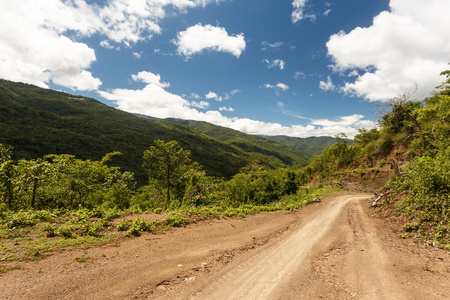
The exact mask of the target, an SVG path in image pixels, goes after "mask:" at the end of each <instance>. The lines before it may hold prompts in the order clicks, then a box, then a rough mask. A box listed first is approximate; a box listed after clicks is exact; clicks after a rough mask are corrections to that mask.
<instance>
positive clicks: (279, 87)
mask: <svg viewBox="0 0 450 300" xmlns="http://www.w3.org/2000/svg"><path fill="white" fill-rule="evenodd" d="M261 87H262V88H266V89H273V90H275V91H276V93H277V94H278V92H279V91H280V90H281V91H283V92H285V91H287V90H288V89H289V86H288V85H286V84H284V83H281V82H279V83H277V84H275V85H273V84H270V83H266V84H264V85H262V86H261Z"/></svg>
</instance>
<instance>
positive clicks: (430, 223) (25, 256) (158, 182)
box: [0, 71, 450, 272]
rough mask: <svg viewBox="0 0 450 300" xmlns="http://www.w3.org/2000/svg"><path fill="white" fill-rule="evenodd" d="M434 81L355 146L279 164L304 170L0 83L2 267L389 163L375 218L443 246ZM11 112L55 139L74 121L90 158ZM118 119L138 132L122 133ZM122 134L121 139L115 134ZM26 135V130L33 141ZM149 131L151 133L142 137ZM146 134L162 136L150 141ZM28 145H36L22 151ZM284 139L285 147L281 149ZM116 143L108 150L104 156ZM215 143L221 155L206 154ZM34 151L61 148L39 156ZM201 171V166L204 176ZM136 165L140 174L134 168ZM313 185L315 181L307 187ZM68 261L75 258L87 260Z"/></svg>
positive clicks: (444, 162)
mask: <svg viewBox="0 0 450 300" xmlns="http://www.w3.org/2000/svg"><path fill="white" fill-rule="evenodd" d="M443 74H444V75H446V76H447V81H446V82H445V83H444V84H443V85H442V86H441V87H440V89H441V90H440V91H439V92H436V93H435V94H434V96H433V97H431V98H427V99H425V100H423V101H409V100H408V97H406V96H405V97H402V98H401V99H394V100H393V101H392V102H390V103H388V104H387V105H386V108H387V109H389V112H388V113H387V114H385V115H384V116H383V117H382V118H381V119H380V121H379V128H378V129H371V130H367V129H361V130H360V132H359V134H358V135H357V136H356V137H355V139H354V140H353V141H352V142H350V141H349V140H348V139H347V138H346V136H345V135H343V134H341V135H338V136H336V138H335V140H334V141H335V142H334V144H332V145H330V146H329V147H327V148H325V149H324V150H322V152H321V154H320V155H317V156H314V157H313V158H312V159H311V161H310V162H309V164H308V165H307V166H305V167H303V168H301V169H299V168H297V169H295V168H287V166H286V165H297V166H300V165H302V163H301V159H300V157H301V155H300V154H299V156H296V154H295V153H296V152H295V151H294V152H289V151H287V150H286V147H287V146H278V145H279V144H276V143H273V144H272V142H267V139H263V138H261V139H262V140H260V138H257V137H256V138H255V139H253V138H252V139H248V141H245V143H244V142H242V143H241V142H240V141H241V140H243V139H244V136H240V135H233V134H232V133H233V132H232V131H228V130H223V129H221V128H216V127H213V126H209V125H207V124H203V123H198V124H196V125H195V126H197V127H198V126H200V125H202V126H204V127H205V128H206V129H205V128H204V129H203V130H205V131H208V130H216V131H217V132H216V136H217V137H220V139H221V140H223V141H224V142H225V143H221V142H219V141H218V140H216V139H214V138H211V137H208V136H206V135H205V134H203V133H200V132H198V131H194V130H193V129H189V128H187V127H185V126H183V125H179V124H173V123H170V122H164V121H156V120H145V119H143V118H139V117H136V116H132V115H129V114H126V113H122V112H118V111H117V110H114V109H112V108H107V107H105V106H104V105H103V104H100V103H98V102H97V101H95V100H93V99H88V98H83V100H81V99H78V98H79V97H77V96H68V95H67V94H64V93H59V92H53V91H47V90H42V89H38V88H35V87H29V86H26V85H23V84H14V83H10V82H6V81H1V84H0V92H1V93H0V95H1V96H2V97H3V98H2V99H5V101H2V102H0V106H1V105H4V107H7V113H6V114H4V115H0V116H3V117H2V118H3V119H0V121H1V122H0V127H2V128H6V134H5V135H4V137H3V136H2V138H4V139H5V140H11V141H19V142H18V143H16V144H14V143H11V144H7V143H0V241H1V244H0V260H1V261H6V262H18V261H22V260H34V259H40V258H41V257H44V256H46V255H50V254H51V253H52V252H54V251H63V250H71V249H75V248H77V247H90V246H91V245H101V244H104V243H109V242H117V241H118V240H119V239H121V238H127V237H134V236H139V235H141V234H142V233H143V232H147V233H161V232H164V231H166V230H167V229H169V228H172V227H178V226H185V225H188V224H191V223H195V222H198V221H201V220H206V219H211V218H241V217H245V216H246V215H249V214H255V213H259V212H262V211H275V210H281V209H294V208H298V207H301V206H303V205H305V204H309V203H311V202H312V201H313V199H314V198H320V197H323V196H324V195H326V194H329V193H331V192H333V191H336V189H333V188H332V187H338V188H340V187H342V186H343V183H342V181H343V180H342V179H343V176H345V179H348V178H350V177H351V176H354V177H358V178H360V179H361V178H362V179H367V178H368V176H377V174H379V173H380V172H381V169H383V168H386V167H387V166H388V165H390V166H391V167H392V168H393V170H394V172H393V174H392V177H391V178H390V180H389V182H388V183H387V185H386V187H385V188H384V192H386V191H387V190H389V193H386V194H388V195H387V196H385V198H384V199H383V201H382V202H381V206H380V207H379V208H377V210H378V211H379V212H380V213H382V214H384V215H386V216H390V217H391V218H395V219H396V220H398V221H400V222H401V224H402V226H403V229H404V233H403V236H404V237H409V236H411V237H417V238H419V239H420V240H423V241H432V242H433V243H434V244H435V245H437V246H440V247H447V248H449V249H450V213H449V210H450V205H449V195H450V183H449V182H450V150H449V149H450V147H449V146H450V140H449V139H448V137H449V136H450V126H449V124H450V78H449V77H450V71H446V72H444V73H443ZM33 97H36V99H38V100H36V99H34V98H33ZM45 97H48V98H49V99H50V100H49V102H47V100H46V98H45ZM6 104H8V105H6ZM39 106H42V107H43V108H39ZM0 108H2V107H0ZM0 111H2V110H1V109H0ZM19 112H20V114H22V115H23V116H24V117H25V118H31V116H32V117H33V119H36V120H38V122H37V124H38V125H37V126H38V129H39V132H40V131H42V130H46V131H49V132H52V131H53V133H54V134H55V135H60V134H61V133H62V132H64V133H67V136H66V137H68V138H70V139H72V140H73V139H74V135H72V133H73V132H71V131H70V130H69V129H68V127H67V125H68V124H71V125H73V126H74V127H73V128H76V129H77V130H78V131H79V132H81V133H80V134H81V135H80V139H78V140H75V144H73V145H74V146H75V145H77V146H79V147H78V148H77V149H78V150H77V151H81V152H83V151H86V152H87V153H88V154H85V155H86V156H81V157H77V156H75V155H74V153H73V152H72V153H69V154H66V153H60V152H59V150H66V149H69V148H64V146H63V144H59V143H60V141H61V140H58V142H57V143H56V142H55V140H53V138H55V136H53V135H52V134H50V135H44V134H43V133H40V135H36V136H34V134H37V132H38V131H33V130H34V129H32V128H31V127H30V126H29V124H28V125H26V126H25V125H24V126H25V127H20V126H19V127H18V128H19V129H17V128H16V127H14V126H13V127H11V124H13V123H14V122H13V123H11V122H9V121H8V122H6V119H5V118H9V117H11V118H12V119H13V120H16V121H15V122H16V124H18V120H19V119H20V116H19V115H16V114H18V113H19ZM5 116H6V117H5ZM105 117H106V119H105ZM40 118H41V119H40ZM97 118H98V119H97ZM39 120H40V121H43V122H40V121H39ZM44 120H45V121H44ZM99 120H101V121H99ZM113 120H114V121H113ZM117 121H119V123H117ZM97 122H106V123H105V124H106V125H100V124H98V123H97ZM121 122H124V123H121ZM126 122H131V125H129V126H136V128H137V129H136V130H135V131H133V130H131V129H130V128H131V127H127V126H128V125H125V123H126ZM24 124H26V122H25V123H24ZM44 124H47V125H48V127H45V126H47V125H45V126H44ZM57 124H59V127H58V126H57ZM94 125H95V126H97V128H96V129H94ZM27 126H28V127H27ZM105 126H106V127H105ZM107 127H109V128H107ZM147 127H148V128H147ZM2 128H0V129H2ZM83 128H84V129H83ZM121 128H125V132H126V133H127V134H129V135H130V136H128V137H126V138H125V137H124V136H120V137H118V138H117V139H115V138H113V133H118V132H121ZM149 128H150V129H149ZM60 129H61V130H65V131H60ZM16 130H18V131H17V132H16ZM23 130H30V132H29V134H30V135H27V134H25V131H23ZM83 130H84V131H83ZM98 130H100V131H101V133H100V131H98ZM139 130H142V134H143V135H140V134H141V133H139V132H138V131H139ZM149 130H150V131H149ZM152 130H155V132H156V133H155V132H152V133H151V134H150V133H149V132H151V131H152ZM91 131H92V132H91ZM11 133H15V134H17V135H16V137H15V138H12V136H14V135H10V134H11ZM92 133H94V134H95V135H97V136H96V137H95V139H94V134H93V135H91V134H92ZM145 134H148V136H145V137H144V135H145ZM154 134H162V135H163V136H164V137H166V138H171V139H169V140H170V141H169V142H166V141H165V140H166V139H164V140H163V139H155V140H152V141H151V142H148V143H147V141H148V139H149V137H152V136H154ZM229 134H230V135H229ZM227 135H229V136H228V137H227ZM139 138H140V139H141V140H140V141H139V142H137V139H139ZM21 139H22V140H21ZM31 139H35V140H36V143H35V144H33V143H30V145H26V142H30V141H31ZM127 139H128V141H129V142H126V141H127ZM277 139H278V140H280V139H283V138H281V137H279V138H277ZM25 141H26V142H25ZM71 142H72V141H71ZM85 142H86V143H85ZM103 142H105V144H102V143H103ZM291 142H292V143H294V141H289V139H285V142H284V144H288V143H291ZM51 143H55V144H54V146H55V147H56V148H51V147H50V146H49V145H50V144H51ZM145 143H147V144H146V145H144V144H145ZM203 143H205V144H203ZM69 144H70V143H69ZM239 144H241V145H240V147H241V148H239V147H237V145H239ZM8 145H13V146H14V147H15V148H12V147H11V146H8ZM114 145H116V146H117V149H110V148H109V147H111V148H113V146H114ZM136 145H139V146H136ZM186 145H187V146H189V147H186ZM214 146H218V147H219V150H214V151H212V149H213V148H214ZM21 147H22V149H26V150H25V151H24V152H23V150H21ZM33 147H36V149H39V151H38V150H36V152H34V150H33ZM96 147H97V148H96ZM277 147H278V148H279V149H281V150H280V151H278V152H277V151H275V150H274V149H275V148H277ZM75 148H76V147H75ZM75 148H73V149H75ZM90 148H92V149H90ZM106 148H108V149H110V151H105V152H104V153H107V154H106V155H105V154H102V155H100V156H98V158H92V157H93V156H96V155H97V154H95V153H97V152H98V151H100V150H104V149H106ZM256 148H258V149H256ZM42 149H46V150H48V149H53V150H55V149H57V150H58V151H55V152H53V153H56V154H49V153H52V152H46V153H44V154H42V151H44V150H42ZM73 149H72V150H73ZM123 149H125V151H122V150H123ZM243 149H244V150H245V151H244V150H243ZM116 150H120V151H121V152H117V151H116ZM138 150H139V151H141V152H140V153H139V155H137V154H136V153H135V152H137V151H138ZM16 151H18V152H19V153H21V154H20V155H17V154H16ZM27 151H28V152H29V153H28V154H27ZM126 151H128V152H126ZM122 153H123V154H122ZM206 153H208V154H206ZM263 153H264V154H263ZM298 153H300V152H298ZM298 153H297V154H298ZM39 154H42V155H39ZM27 155H28V156H29V157H27ZM197 158H202V159H201V160H200V159H199V160H197ZM212 160H213V162H212ZM130 162H132V163H130ZM128 163H130V165H128ZM121 164H123V165H124V166H128V167H124V168H121V167H120V165H121ZM201 164H202V165H203V164H206V165H207V166H208V167H205V170H206V171H205V170H204V169H203V167H202V166H201ZM138 165H139V168H138V167H137V166H138ZM406 165H407V167H405V166H406ZM130 166H131V167H130ZM208 168H211V169H214V168H215V169H216V170H215V171H214V172H213V171H211V170H210V171H208ZM237 168H238V170H239V171H237V170H236V169H237ZM135 169H136V170H139V171H137V172H138V175H136V173H134V172H132V171H133V170H135ZM217 174H220V176H215V177H214V176H211V175H217ZM225 175H226V176H225ZM311 182H315V183H317V184H316V185H315V186H310V185H308V184H309V183H311ZM143 214H144V215H143ZM75 259H76V260H77V261H79V262H83V261H85V260H86V259H87V257H77V258H75ZM14 268H20V265H18V264H16V265H10V264H9V265H8V266H5V267H2V268H1V269H0V272H6V271H8V270H13V269H14Z"/></svg>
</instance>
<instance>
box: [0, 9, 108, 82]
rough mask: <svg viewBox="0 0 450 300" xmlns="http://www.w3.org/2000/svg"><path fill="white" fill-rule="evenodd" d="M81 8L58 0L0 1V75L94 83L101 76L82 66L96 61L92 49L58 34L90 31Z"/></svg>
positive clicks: (23, 79)
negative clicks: (71, 31)
mask: <svg viewBox="0 0 450 300" xmlns="http://www.w3.org/2000/svg"><path fill="white" fill-rule="evenodd" d="M84 10H85V7H84V6H83V5H80V6H78V7H77V8H74V7H68V6H66V4H63V3H61V2H60V1H59V0H51V1H50V0H49V1H46V2H44V1H33V0H23V1H1V2H0V28H2V30H1V31H0V77H2V78H6V79H9V80H14V81H21V82H26V83H31V84H36V85H38V86H41V87H48V84H49V83H50V82H51V81H53V82H55V83H56V84H60V85H64V86H66V87H70V88H72V89H75V90H95V89H97V88H98V86H100V85H101V81H100V79H98V78H95V77H94V76H92V74H91V73H90V72H89V71H87V69H89V68H90V66H91V64H92V63H93V62H95V61H96V56H95V52H94V50H93V49H91V48H89V47H88V46H87V45H85V44H82V43H78V42H75V41H72V40H71V39H69V38H67V37H65V36H63V35H62V32H64V31H65V30H68V29H72V30H77V31H78V32H80V33H82V34H85V35H89V34H91V33H92V30H91V25H92V24H93V23H92V22H90V21H89V20H87V19H86V18H87V17H88V16H89V14H88V15H86V14H85V11H84ZM77 13H79V14H80V16H78V17H77V18H75V17H76V14H77ZM84 22H86V23H84ZM94 23H95V22H94Z"/></svg>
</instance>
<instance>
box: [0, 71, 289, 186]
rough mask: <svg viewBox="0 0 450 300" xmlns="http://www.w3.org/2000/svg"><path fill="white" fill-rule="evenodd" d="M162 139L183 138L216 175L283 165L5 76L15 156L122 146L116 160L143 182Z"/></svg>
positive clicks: (7, 138)
mask: <svg viewBox="0 0 450 300" xmlns="http://www.w3.org/2000/svg"><path fill="white" fill-rule="evenodd" d="M156 139H161V140H165V141H170V140H177V141H178V142H179V144H180V145H181V146H182V147H184V148H185V149H189V150H191V151H192V158H193V160H195V161H198V162H199V163H200V164H201V165H203V167H204V168H205V170H206V172H207V174H208V175H212V176H217V177H225V178H229V177H231V176H233V175H234V174H236V173H237V172H238V171H239V170H240V169H241V168H242V167H244V166H246V165H248V164H250V163H259V164H263V165H266V166H269V167H275V166H279V165H281V163H280V162H277V161H275V160H272V159H271V158H270V157H269V158H268V157H265V156H263V155H260V154H257V153H248V152H245V151H243V150H242V149H239V148H238V147H236V146H233V145H229V144H224V143H221V142H219V141H218V140H216V139H214V138H212V137H209V136H207V135H205V134H203V133H201V132H199V131H196V130H193V129H190V128H188V127H186V126H183V125H180V124H175V123H172V122H167V121H162V120H148V119H143V118H140V117H136V116H134V115H132V114H129V113H126V112H123V111H120V110H117V109H115V108H112V107H109V106H107V105H105V104H103V103H101V102H99V101H97V100H95V99H91V98H85V97H81V96H74V95H70V94H67V93H63V92H57V91H53V90H49V89H42V88H39V87H36V86H33V85H28V84H22V83H15V82H11V81H5V80H0V143H3V144H7V145H11V146H13V147H14V155H15V157H14V158H15V159H19V158H26V159H31V158H37V157H42V156H44V155H46V154H50V153H51V154H73V155H75V156H76V157H78V158H80V159H92V160H98V159H101V158H102V157H103V156H104V155H105V154H106V153H108V152H112V151H120V152H122V153H123V155H122V156H120V157H117V158H114V160H113V162H112V163H113V164H115V165H118V166H120V167H121V168H122V169H123V170H130V171H133V172H134V173H135V175H136V178H137V180H138V181H139V182H140V183H143V182H144V180H145V177H146V174H145V171H144V169H143V168H142V167H141V165H142V156H143V152H144V151H145V150H146V149H148V147H149V146H151V145H152V144H153V142H154V140H156Z"/></svg>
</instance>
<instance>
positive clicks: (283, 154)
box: [166, 119, 334, 167]
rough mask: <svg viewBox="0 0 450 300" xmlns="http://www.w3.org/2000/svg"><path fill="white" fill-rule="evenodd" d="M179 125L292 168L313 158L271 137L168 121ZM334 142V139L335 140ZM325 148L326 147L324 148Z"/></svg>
mask: <svg viewBox="0 0 450 300" xmlns="http://www.w3.org/2000/svg"><path fill="white" fill-rule="evenodd" d="M166 120H167V121H171V122H174V123H177V124H182V125H185V126H188V127H190V128H192V129H195V130H198V131H201V132H203V133H204V134H206V135H209V136H212V137H213V138H215V139H217V140H219V141H221V142H224V143H226V144H229V145H234V146H238V147H239V148H241V149H243V150H244V151H247V152H257V153H260V154H263V155H266V156H269V157H272V158H274V159H276V160H279V161H281V162H282V163H283V164H285V165H287V166H290V167H300V166H303V165H305V164H306V163H307V162H308V161H309V160H310V159H311V157H312V155H311V154H309V153H307V152H305V151H303V150H302V149H300V148H297V149H296V148H294V147H291V146H290V145H285V144H283V143H280V142H278V141H274V140H272V139H271V138H270V137H261V136H257V135H250V134H245V133H242V132H240V131H237V130H233V129H230V128H226V127H221V126H217V125H213V124H210V123H207V122H201V121H192V120H181V119H166ZM333 140H334V139H333ZM324 148H325V147H324Z"/></svg>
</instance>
